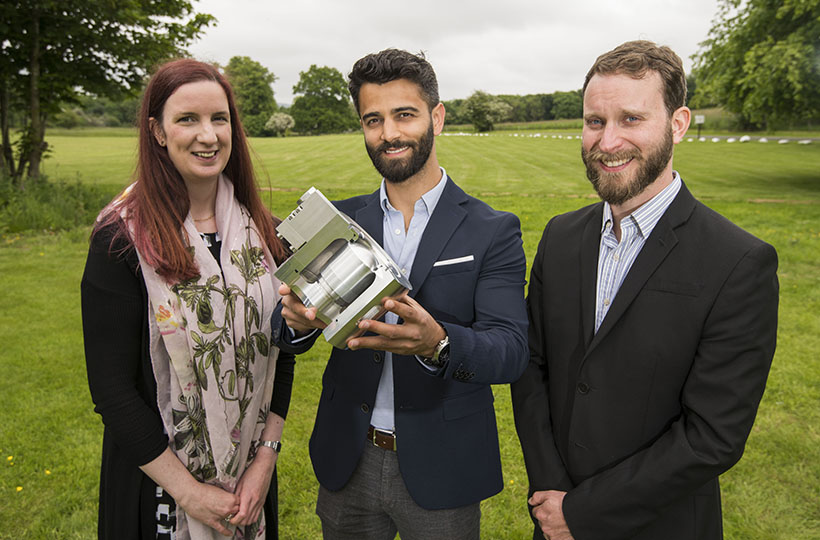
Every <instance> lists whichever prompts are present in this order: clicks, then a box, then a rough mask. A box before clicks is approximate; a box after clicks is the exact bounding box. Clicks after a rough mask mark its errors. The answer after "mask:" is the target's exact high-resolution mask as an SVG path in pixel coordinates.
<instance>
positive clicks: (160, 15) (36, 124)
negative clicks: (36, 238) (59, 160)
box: [0, 0, 214, 185]
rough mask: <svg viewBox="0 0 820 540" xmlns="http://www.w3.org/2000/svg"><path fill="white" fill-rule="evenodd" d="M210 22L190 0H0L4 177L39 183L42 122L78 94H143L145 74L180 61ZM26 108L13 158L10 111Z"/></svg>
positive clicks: (43, 148) (43, 145) (0, 115)
mask: <svg viewBox="0 0 820 540" xmlns="http://www.w3.org/2000/svg"><path fill="white" fill-rule="evenodd" d="M213 20H214V19H213V17H211V16H210V15H205V14H197V13H195V12H194V11H193V7H192V2H191V1H188V0H155V1H152V2H146V1H144V0H118V1H117V2H112V1H110V0H3V2H2V3H0V36H2V37H1V38H0V40H2V41H0V52H1V53H2V55H0V126H1V127H2V130H0V131H2V147H3V148H2V155H3V158H4V159H3V172H5V173H7V174H9V175H11V176H12V178H14V179H15V181H16V182H17V183H18V184H19V185H22V182H23V181H22V179H23V177H24V176H26V177H29V178H37V177H39V174H40V163H41V160H42V157H43V154H44V152H45V151H46V148H47V144H46V142H45V127H46V123H47V121H48V118H49V117H50V116H51V115H53V114H55V113H57V112H59V109H60V106H61V104H64V103H70V102H73V101H75V100H76V97H77V94H78V92H79V91H84V92H86V93H90V94H95V95H100V96H102V95H107V96H111V97H119V96H121V95H123V94H129V93H133V92H135V91H136V90H137V89H139V88H141V86H142V82H143V78H144V76H145V74H146V71H147V69H148V68H149V67H150V66H152V65H154V64H156V63H157V62H159V61H161V60H164V59H167V58H169V57H172V56H181V55H183V54H184V47H186V46H187V45H188V44H189V43H191V41H193V40H194V39H195V38H196V37H197V36H198V35H199V34H200V33H201V32H202V31H203V30H204V28H205V27H206V26H208V25H209V24H210V23H211V22H212V21H213ZM21 103H25V115H24V120H23V122H24V125H23V126H22V127H23V130H22V135H21V137H20V139H19V140H18V141H17V142H16V143H15V144H16V150H17V162H16V163H15V160H14V159H13V155H12V152H11V149H12V143H11V140H10V137H9V129H8V119H9V115H10V113H9V110H10V108H11V107H13V106H16V105H18V104H21Z"/></svg>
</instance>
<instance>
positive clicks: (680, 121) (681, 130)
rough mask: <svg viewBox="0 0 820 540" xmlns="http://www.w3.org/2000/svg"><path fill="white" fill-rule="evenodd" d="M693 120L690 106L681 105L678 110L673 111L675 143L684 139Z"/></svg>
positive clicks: (673, 136) (673, 138) (673, 137)
mask: <svg viewBox="0 0 820 540" xmlns="http://www.w3.org/2000/svg"><path fill="white" fill-rule="evenodd" d="M691 120H692V111H690V110H689V107H679V108H678V110H676V111H675V112H673V113H672V140H673V141H674V143H675V144H678V143H679V142H681V141H682V140H683V136H684V135H686V130H687V129H689V122H691Z"/></svg>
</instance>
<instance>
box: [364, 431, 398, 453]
mask: <svg viewBox="0 0 820 540" xmlns="http://www.w3.org/2000/svg"><path fill="white" fill-rule="evenodd" d="M367 440H368V441H370V442H372V443H373V444H374V445H376V446H378V447H379V448H384V449H385V450H393V451H395V450H396V435H395V434H394V433H392V432H390V431H383V430H381V429H378V428H374V427H373V426H370V427H369V428H367Z"/></svg>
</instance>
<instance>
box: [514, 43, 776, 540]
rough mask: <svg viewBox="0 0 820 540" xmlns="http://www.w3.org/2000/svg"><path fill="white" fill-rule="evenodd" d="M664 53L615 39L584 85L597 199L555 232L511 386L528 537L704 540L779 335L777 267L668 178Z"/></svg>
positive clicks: (675, 80) (554, 223)
mask: <svg viewBox="0 0 820 540" xmlns="http://www.w3.org/2000/svg"><path fill="white" fill-rule="evenodd" d="M685 96H686V78H685V75H684V72H683V67H682V65H681V61H680V58H678V56H677V55H676V54H675V53H674V52H673V51H672V50H671V49H669V48H668V47H658V46H656V45H655V44H653V43H650V42H646V41H638V42H630V43H625V44H623V45H621V46H620V47H618V48H616V49H614V50H613V51H610V52H608V53H605V54H603V55H601V56H600V57H599V58H598V60H597V61H596V63H595V64H594V65H593V67H592V69H590V71H589V73H588V74H587V77H586V82H585V84H584V128H583V142H582V156H583V159H584V163H585V164H586V167H587V176H588V177H589V179H590V181H591V182H592V183H593V185H594V186H595V188H596V191H597V192H598V194H599V195H600V196H601V198H602V199H603V201H604V202H602V203H598V204H594V205H592V206H588V207H586V208H582V209H580V210H577V211H575V212H570V213H568V214H564V215H561V216H557V217H555V218H553V219H552V220H551V221H550V222H549V223H548V224H547V226H546V229H545V230H544V234H543V236H542V238H541V242H540V244H539V247H538V252H537V255H536V258H535V261H534V263H533V267H532V273H531V277H530V288H529V294H528V300H527V308H528V311H529V318H530V328H529V344H530V363H529V366H528V368H527V371H526V372H525V373H524V375H523V376H522V377H521V379H520V380H519V381H517V382H516V383H515V384H514V385H513V387H512V395H513V408H514V413H515V422H516V429H517V430H518V435H519V439H520V440H521V446H522V449H523V452H524V460H525V464H526V467H527V473H528V476H529V482H530V495H531V496H530V499H529V501H528V503H529V505H530V509H531V512H532V516H533V519H534V521H535V531H534V536H533V538H539V539H540V538H550V539H551V540H566V539H570V538H575V539H576V540H593V539H594V540H607V539H613V540H614V539H627V538H630V539H635V540H657V539H663V540H717V539H720V538H722V536H723V534H722V521H721V509H720V491H719V486H718V476H719V475H720V474H721V473H723V472H724V471H726V470H727V469H729V468H730V467H731V466H732V465H734V463H735V462H737V460H738V459H740V456H741V454H742V453H743V448H744V445H745V443H746V438H747V437H748V435H749V432H750V430H751V428H752V424H753V422H754V418H755V414H756V412H757V407H758V404H759V402H760V399H761V397H762V395H763V390H764V388H765V384H766V378H767V376H768V372H769V367H770V364H771V361H772V356H773V354H774V349H775V338H776V333H777V303H778V284H777V276H776V270H777V255H776V253H775V251H774V249H773V248H772V247H771V246H770V245H768V244H766V243H764V242H762V241H760V240H758V239H757V238H755V237H753V236H752V235H750V234H748V233H746V232H744V231H743V230H741V229H740V228H738V227H737V226H735V225H733V224H732V223H730V222H729V221H728V220H726V219H725V218H723V217H721V216H720V215H718V214H717V213H715V212H714V211H712V210H710V209H708V208H707V207H706V206H704V205H703V204H701V203H699V202H698V201H696V200H695V199H694V197H693V196H692V195H691V194H690V192H689V190H688V189H687V188H686V186H685V185H684V184H683V182H682V181H681V178H680V176H679V175H678V173H677V172H676V171H674V170H673V168H672V154H673V148H674V144H676V143H678V142H680V141H681V140H682V138H683V136H684V133H685V132H686V129H687V128H688V127H689V116H690V112H689V109H688V108H686V107H685V105H684V103H685Z"/></svg>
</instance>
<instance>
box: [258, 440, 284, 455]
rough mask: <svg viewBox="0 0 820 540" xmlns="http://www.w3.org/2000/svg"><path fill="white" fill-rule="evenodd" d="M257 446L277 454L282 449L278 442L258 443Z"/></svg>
mask: <svg viewBox="0 0 820 540" xmlns="http://www.w3.org/2000/svg"><path fill="white" fill-rule="evenodd" d="M259 446H267V447H268V448H270V449H271V450H273V451H274V452H276V453H277V454H278V453H279V450H281V449H282V443H281V442H279V441H260V442H259Z"/></svg>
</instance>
